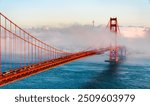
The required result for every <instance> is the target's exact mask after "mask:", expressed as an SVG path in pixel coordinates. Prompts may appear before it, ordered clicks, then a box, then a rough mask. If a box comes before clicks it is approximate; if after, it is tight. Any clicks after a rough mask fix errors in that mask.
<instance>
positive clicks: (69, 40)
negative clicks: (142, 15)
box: [27, 24, 150, 57]
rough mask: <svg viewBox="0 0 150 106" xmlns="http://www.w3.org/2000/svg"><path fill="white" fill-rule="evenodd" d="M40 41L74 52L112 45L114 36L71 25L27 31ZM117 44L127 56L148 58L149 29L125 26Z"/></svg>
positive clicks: (99, 28)
mask: <svg viewBox="0 0 150 106" xmlns="http://www.w3.org/2000/svg"><path fill="white" fill-rule="evenodd" d="M27 30H28V31H29V32H31V33H32V34H33V35H34V36H36V37H37V38H39V39H41V40H42V41H44V42H46V43H48V44H50V45H53V46H56V47H57V48H60V49H64V50H67V51H71V52H75V51H81V50H86V49H96V48H102V47H108V46H110V44H112V45H114V41H115V36H116V35H115V34H114V33H112V32H110V31H109V28H106V27H105V26H102V25H101V26H96V27H93V26H91V25H79V24H75V25H71V26H68V27H62V28H54V27H41V28H30V29H27ZM117 36H118V38H117V39H118V44H119V45H122V46H126V48H127V50H128V55H130V56H135V54H136V55H140V56H143V57H145V56H149V57H150V50H149V49H148V45H150V28H149V27H141V26H140V27H136V26H126V27H120V34H118V35H117Z"/></svg>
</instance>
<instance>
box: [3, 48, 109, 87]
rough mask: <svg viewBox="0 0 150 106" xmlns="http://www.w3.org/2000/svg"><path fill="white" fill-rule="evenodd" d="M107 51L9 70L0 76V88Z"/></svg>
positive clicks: (85, 53) (80, 54) (77, 55)
mask: <svg viewBox="0 0 150 106" xmlns="http://www.w3.org/2000/svg"><path fill="white" fill-rule="evenodd" d="M108 50H109V49H102V50H100V51H99V52H98V51H96V50H91V51H84V52H78V53H73V54H71V55H68V56H64V57H60V58H57V59H53V60H49V61H44V62H41V63H37V64H32V65H29V66H24V67H22V68H18V69H15V70H10V71H8V72H6V73H5V74H4V73H3V74H2V75H1V76H0V86H4V85H6V84H9V83H12V82H15V81H17V80H20V79H23V78H26V77H29V76H32V75H35V74H38V73H40V72H44V71H46V70H49V69H52V68H54V67H57V66H59V65H63V64H66V63H69V62H72V61H75V60H78V59H81V58H84V57H88V56H92V55H95V54H103V53H104V52H106V51H108Z"/></svg>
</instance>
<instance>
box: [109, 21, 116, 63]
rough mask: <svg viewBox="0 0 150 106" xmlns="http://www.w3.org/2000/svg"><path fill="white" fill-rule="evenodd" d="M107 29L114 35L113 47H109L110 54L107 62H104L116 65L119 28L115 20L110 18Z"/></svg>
mask: <svg viewBox="0 0 150 106" xmlns="http://www.w3.org/2000/svg"><path fill="white" fill-rule="evenodd" d="M108 25H109V26H108V27H109V29H110V31H111V32H113V33H115V34H116V35H115V44H114V46H111V47H110V54H109V60H106V62H110V63H118V61H119V54H118V53H119V48H118V46H117V33H118V32H119V26H118V21H117V18H110V20H109V24H108Z"/></svg>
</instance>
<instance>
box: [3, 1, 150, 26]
mask: <svg viewBox="0 0 150 106" xmlns="http://www.w3.org/2000/svg"><path fill="white" fill-rule="evenodd" d="M0 12H1V13H3V14H4V15H6V16H7V17H9V18H10V19H11V20H13V21H14V22H15V23H17V24H19V25H20V26H23V27H39V26H64V25H71V24H81V25H85V24H92V21H93V20H94V21H95V25H99V24H103V25H106V24H107V23H108V20H109V18H110V17H118V20H119V24H120V25H121V26H150V21H149V19H150V1H149V0H0Z"/></svg>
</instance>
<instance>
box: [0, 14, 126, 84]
mask: <svg viewBox="0 0 150 106" xmlns="http://www.w3.org/2000/svg"><path fill="white" fill-rule="evenodd" d="M108 26H109V28H110V31H112V32H114V33H117V32H118V31H119V26H118V22H117V18H110V21H109V24H108ZM106 52H109V59H108V60H106V62H109V63H110V64H118V63H119V62H121V60H122V58H123V57H124V56H125V55H126V49H125V47H124V46H119V45H118V44H117V36H116V39H115V45H114V46H109V47H106V48H99V49H93V50H85V51H80V52H75V53H72V52H67V51H63V50H60V49H57V48H55V47H53V46H51V45H48V44H46V43H44V42H42V41H41V40H40V39H37V38H36V37H34V36H33V35H31V34H30V33H28V32H27V31H25V30H24V29H22V28H21V27H19V26H18V25H16V24H15V23H14V22H13V21H11V20H10V19H9V18H7V17H6V16H5V15H3V14H2V13H0V86H4V85H6V84H10V83H13V82H15V81H18V80H21V79H24V78H27V77H29V76H32V75H35V74H38V73H41V72H44V71H46V70H50V69H52V68H55V67H58V66H60V65H63V64H66V63H69V62H73V61H75V60H78V59H82V58H85V57H88V56H93V55H101V54H104V53H106ZM15 63H18V64H17V65H15Z"/></svg>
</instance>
